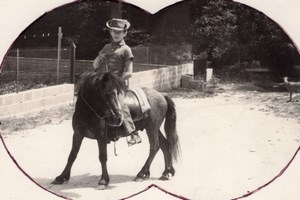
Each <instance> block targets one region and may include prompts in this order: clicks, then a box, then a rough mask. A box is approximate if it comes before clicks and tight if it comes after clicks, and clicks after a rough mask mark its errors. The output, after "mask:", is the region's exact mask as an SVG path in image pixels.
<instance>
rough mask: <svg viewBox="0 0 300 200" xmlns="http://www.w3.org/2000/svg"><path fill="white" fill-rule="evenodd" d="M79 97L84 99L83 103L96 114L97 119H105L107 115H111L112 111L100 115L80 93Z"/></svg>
mask: <svg viewBox="0 0 300 200" xmlns="http://www.w3.org/2000/svg"><path fill="white" fill-rule="evenodd" d="M80 98H81V99H82V100H83V101H84V103H85V104H86V105H87V106H88V107H89V108H90V109H91V110H92V111H93V113H94V114H95V115H96V116H97V118H98V119H105V118H107V117H110V116H113V114H112V113H110V114H107V115H104V116H102V117H101V116H100V115H99V114H98V113H97V112H96V110H95V109H94V108H93V107H92V106H91V105H90V104H89V103H88V102H87V101H86V100H85V98H84V97H83V96H82V94H80Z"/></svg>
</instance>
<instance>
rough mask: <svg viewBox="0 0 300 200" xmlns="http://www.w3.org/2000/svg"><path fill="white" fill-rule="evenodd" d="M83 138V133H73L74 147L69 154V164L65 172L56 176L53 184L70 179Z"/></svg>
mask: <svg viewBox="0 0 300 200" xmlns="http://www.w3.org/2000/svg"><path fill="white" fill-rule="evenodd" d="M82 140H83V136H82V135H80V134H79V133H76V132H75V133H74V134H73V143H72V149H71V152H70V154H69V158H68V162H67V165H66V166H65V169H64V170H63V172H62V173H61V174H60V175H59V176H58V177H56V178H55V180H54V181H53V182H52V184H62V183H64V182H65V181H68V180H69V179H70V174H71V168H72V165H73V163H74V161H75V159H76V157H77V154H78V152H79V149H80V146H81V143H82Z"/></svg>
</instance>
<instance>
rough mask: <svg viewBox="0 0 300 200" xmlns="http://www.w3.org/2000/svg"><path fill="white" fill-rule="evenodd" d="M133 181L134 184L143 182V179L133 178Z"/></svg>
mask: <svg viewBox="0 0 300 200" xmlns="http://www.w3.org/2000/svg"><path fill="white" fill-rule="evenodd" d="M134 181H135V182H143V181H144V179H143V178H140V177H135V179H134Z"/></svg>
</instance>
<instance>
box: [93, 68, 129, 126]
mask: <svg viewBox="0 0 300 200" xmlns="http://www.w3.org/2000/svg"><path fill="white" fill-rule="evenodd" d="M99 91H101V94H102V97H103V99H104V101H105V102H107V105H109V107H108V108H107V110H106V111H107V112H110V113H111V114H110V115H109V116H108V117H106V118H105V119H106V122H107V123H108V124H109V125H110V126H115V127H116V126H121V125H122V123H123V119H124V116H123V112H122V105H121V104H122V102H121V101H122V99H123V95H124V83H123V81H122V80H121V79H120V78H119V77H118V76H117V75H115V74H113V73H110V72H108V73H104V74H103V75H102V77H101V80H100V84H99Z"/></svg>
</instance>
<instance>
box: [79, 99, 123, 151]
mask: <svg viewBox="0 0 300 200" xmlns="http://www.w3.org/2000/svg"><path fill="white" fill-rule="evenodd" d="M80 97H81V99H82V100H83V101H84V103H85V104H86V105H87V106H88V107H89V108H90V109H91V110H92V111H93V112H94V114H95V115H96V116H97V117H98V118H99V119H104V118H106V117H109V116H111V115H112V114H109V115H105V116H103V117H100V115H99V114H98V113H97V112H96V110H95V109H94V108H93V107H92V106H91V105H90V104H89V103H88V102H87V101H86V100H85V99H84V98H83V96H82V94H80ZM105 137H107V130H105ZM114 154H115V156H118V154H117V146H116V142H115V143H114Z"/></svg>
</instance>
